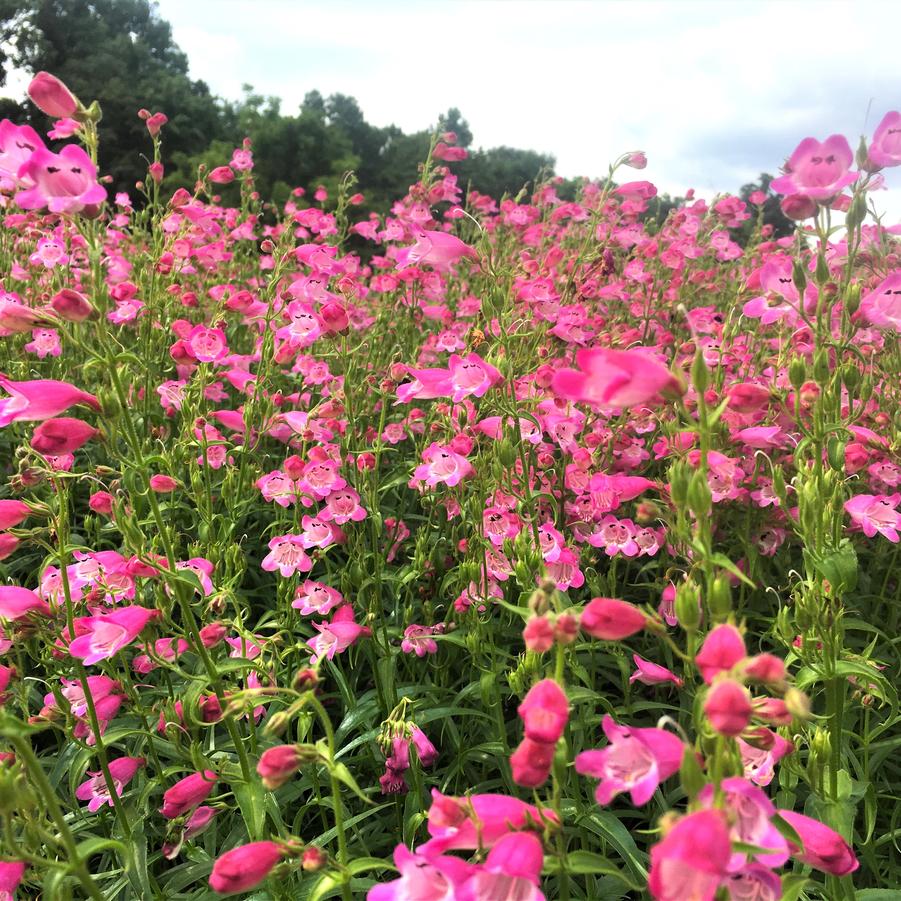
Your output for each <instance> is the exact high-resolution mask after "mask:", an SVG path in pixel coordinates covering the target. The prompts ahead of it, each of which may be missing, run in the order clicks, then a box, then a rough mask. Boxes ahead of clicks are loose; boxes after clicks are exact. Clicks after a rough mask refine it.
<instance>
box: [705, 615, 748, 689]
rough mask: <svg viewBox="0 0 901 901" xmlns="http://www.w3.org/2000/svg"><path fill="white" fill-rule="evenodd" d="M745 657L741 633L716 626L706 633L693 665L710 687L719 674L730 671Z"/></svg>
mask: <svg viewBox="0 0 901 901" xmlns="http://www.w3.org/2000/svg"><path fill="white" fill-rule="evenodd" d="M746 656H747V650H746V649H745V640H744V638H742V635H741V632H739V631H738V629H736V628H735V626H730V625H728V624H725V623H724V624H723V625H720V626H716V627H715V628H714V629H713V630H712V631H711V632H709V633H708V635H707V637H706V638H705V639H704V643H703V644H702V645H701V650H700V652H699V653H698V654H697V656H696V657H695V665H696V666H697V668H698V669H699V670H700V672H701V676H702V678H703V679H704V681H705V682H706V683H707V684H708V685H710V684H711V683H712V682H713V680H714V678H715V677H716V676H718V675H719V674H720V673H725V672H728V671H729V670H731V669H732V668H733V667H734V666H735V665H736V664H738V663H740V662H741V661H742V660H744V659H745V657H746Z"/></svg>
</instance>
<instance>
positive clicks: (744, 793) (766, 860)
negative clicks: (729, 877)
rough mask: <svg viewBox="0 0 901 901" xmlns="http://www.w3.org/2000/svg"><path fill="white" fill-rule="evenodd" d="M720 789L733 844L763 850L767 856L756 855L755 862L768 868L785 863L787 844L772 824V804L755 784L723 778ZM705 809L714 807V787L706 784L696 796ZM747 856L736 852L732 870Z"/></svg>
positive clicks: (773, 810)
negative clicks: (742, 844)
mask: <svg viewBox="0 0 901 901" xmlns="http://www.w3.org/2000/svg"><path fill="white" fill-rule="evenodd" d="M720 788H721V790H722V792H723V795H724V800H725V804H726V810H728V811H729V813H730V814H731V817H730V819H729V832H730V837H731V838H732V840H733V841H736V842H743V843H744V844H746V845H755V846H756V847H758V848H766V850H767V853H765V854H757V855H755V860H757V861H759V862H760V863H762V864H765V865H766V866H768V867H781V866H782V864H784V863H785V861H787V860H788V842H787V841H786V840H785V839H784V838H783V837H782V833H781V832H780V831H779V830H778V829H777V828H776V827H775V826H774V825H773V824H772V822H771V819H772V817H773V816H774V814H775V813H776V808H775V807H774V806H773V802H772V801H770V799H769V798H768V797H767V796H766V794H765V793H764V792H763V791H762V790H761V789H759V788H758V787H757V786H756V785H752V784H751V783H750V782H748V781H747V780H746V779H742V778H740V777H731V778H729V779H723V781H722V782H721V783H720ZM698 800H699V801H700V802H701V804H703V805H704V807H707V808H711V807H713V801H714V788H713V786H712V785H706V786H704V788H703V789H702V790H701V792H700V794H699V795H698ZM748 862H749V861H748V859H747V855H746V854H744V853H743V852H740V851H737V852H736V853H735V854H733V855H732V862H731V865H730V869H731V870H738V869H740V868H742V867H744V866H745V865H746V864H747V863H748Z"/></svg>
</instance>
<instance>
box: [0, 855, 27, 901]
mask: <svg viewBox="0 0 901 901" xmlns="http://www.w3.org/2000/svg"><path fill="white" fill-rule="evenodd" d="M24 875H25V863H24V862H23V861H21V860H3V861H0V901H14V899H15V896H16V889H17V888H18V887H19V883H20V882H21V881H22V877H23V876H24Z"/></svg>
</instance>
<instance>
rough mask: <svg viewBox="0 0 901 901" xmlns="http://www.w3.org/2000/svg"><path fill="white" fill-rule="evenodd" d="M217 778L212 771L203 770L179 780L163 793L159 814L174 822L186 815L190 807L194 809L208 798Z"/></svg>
mask: <svg viewBox="0 0 901 901" xmlns="http://www.w3.org/2000/svg"><path fill="white" fill-rule="evenodd" d="M218 778H219V777H218V776H217V775H216V774H215V773H214V772H213V771H212V770H203V772H200V773H191V775H190V776H185V778H184V779H180V780H179V781H178V782H176V783H175V785H173V786H172V787H171V788H169V789H166V791H165V792H164V793H163V806H162V808H160V813H161V814H162V815H163V816H164V817H165V818H166V819H167V820H174V819H175V818H176V817H180V816H181V815H182V814H183V813H187V812H188V811H189V810H190V809H191V808H192V807H196V806H197V805H198V804H200V802H201V801H205V800H206V799H207V798H208V797H209V795H210V792H211V791H212V790H213V786H214V785H215V784H216V781H217V780H218Z"/></svg>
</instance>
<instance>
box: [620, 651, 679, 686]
mask: <svg viewBox="0 0 901 901" xmlns="http://www.w3.org/2000/svg"><path fill="white" fill-rule="evenodd" d="M632 660H634V661H635V666H636V670H635V672H634V673H632V675H631V676H630V677H629V682H641V683H642V685H663V684H665V683H667V682H672V683H673V685H675V686H676V687H677V688H681V686H682V679H680V678H679V677H678V676H677V675H676V674H675V673H674V672H672V671H670V670H668V669H667V668H666V667H665V666H660V664H658V663H651V661H650V660H645V659H644V658H643V657H639V656H638V654H633V655H632Z"/></svg>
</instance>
